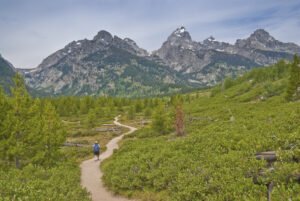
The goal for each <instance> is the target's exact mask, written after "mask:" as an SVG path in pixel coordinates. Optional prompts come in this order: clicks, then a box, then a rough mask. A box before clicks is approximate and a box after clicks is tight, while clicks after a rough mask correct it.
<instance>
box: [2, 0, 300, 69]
mask: <svg viewBox="0 0 300 201" xmlns="http://www.w3.org/2000/svg"><path fill="white" fill-rule="evenodd" d="M297 8H299V9H297ZM299 10H300V3H298V1H297V0H290V1H281V0H265V1H261V0H253V1H247V2H246V1H242V0H228V1H224V0H207V1H197V0H177V1H172V0H91V1H83V0H53V1H40V0H27V1H26V2H25V1H18V0H2V1H1V2H0V26H1V27H2V29H1V32H0V44H1V45H0V53H2V55H3V56H4V57H6V58H7V59H8V60H10V61H11V62H12V63H13V64H14V65H15V66H17V67H22V68H28V67H36V66H37V65H38V64H39V63H40V62H41V61H42V59H44V58H45V57H47V56H48V55H49V54H51V53H53V52H55V51H56V50H58V49H60V48H63V47H64V46H65V45H66V44H67V43H69V42H71V41H72V40H79V39H83V38H89V39H91V38H92V37H93V36H94V35H95V34H96V33H97V32H98V31H99V30H102V29H105V30H107V31H109V32H111V33H112V34H114V35H118V36H120V37H130V38H132V39H133V40H135V41H136V42H137V43H138V45H140V46H141V47H143V48H146V49H148V50H154V49H157V48H159V47H160V45H161V44H162V42H163V41H164V40H166V38H167V37H168V35H169V34H170V33H171V32H172V31H173V30H174V29H175V28H176V27H178V26H181V25H185V26H186V27H187V29H188V31H190V34H191V36H192V38H193V39H194V40H197V41H200V40H203V39H205V38H206V37H208V36H210V35H214V36H215V37H216V38H217V39H218V40H224V41H228V42H234V41H235V39H237V38H245V37H247V36H248V35H249V34H250V33H251V32H253V31H254V30H255V29H256V28H265V29H267V30H268V31H269V32H270V33H271V34H272V35H274V36H275V37H276V38H278V39H280V40H282V41H292V42H297V43H298V44H299V43H300V41H299V36H298V35H299V34H298V33H300V24H299V19H300V16H299ZM3 27H4V28H3Z"/></svg>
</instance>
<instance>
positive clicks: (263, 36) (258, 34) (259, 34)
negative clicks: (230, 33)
mask: <svg viewBox="0 0 300 201" xmlns="http://www.w3.org/2000/svg"><path fill="white" fill-rule="evenodd" d="M249 39H250V40H257V41H259V42H264V43H266V42H269V41H274V40H275V39H274V38H273V37H272V36H271V35H270V34H269V33H268V32H267V31H266V30H264V29H257V30H256V31H254V32H253V33H252V34H251V35H250V37H249Z"/></svg>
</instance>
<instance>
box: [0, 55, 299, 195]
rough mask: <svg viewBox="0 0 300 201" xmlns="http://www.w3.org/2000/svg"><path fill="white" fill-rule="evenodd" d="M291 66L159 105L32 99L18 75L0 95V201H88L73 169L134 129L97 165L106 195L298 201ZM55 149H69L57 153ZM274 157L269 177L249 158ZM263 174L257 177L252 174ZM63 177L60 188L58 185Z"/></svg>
mask: <svg viewBox="0 0 300 201" xmlns="http://www.w3.org/2000/svg"><path fill="white" fill-rule="evenodd" d="M299 69H300V67H299V58H298V57H296V56H295V58H294V61H293V62H292V63H285V62H284V61H280V62H278V63H277V64H274V65H273V66H271V67H269V68H257V69H254V70H252V71H250V72H248V73H246V74H245V75H243V76H241V77H238V78H236V79H232V78H227V79H226V80H224V82H223V83H221V84H220V85H218V86H216V87H214V88H212V89H210V90H205V91H198V92H193V93H189V94H184V95H174V96H171V97H164V98H148V99H127V98H111V97H88V96H86V97H68V96H65V97H55V98H43V99H34V98H32V97H31V96H30V95H29V94H28V93H27V90H26V88H25V86H24V82H23V80H22V79H21V77H20V76H19V75H17V76H16V77H15V80H14V83H15V84H14V88H13V89H12V90H11V94H10V95H5V93H4V91H3V90H1V89H0V111H1V112H0V198H1V199H2V200H65V199H66V198H67V199H68V200H78V201H79V200H89V195H88V193H87V192H86V191H85V190H83V189H82V188H81V186H80V171H79V162H80V161H82V160H84V159H85V158H87V157H91V147H90V145H91V144H92V143H93V142H94V141H95V140H98V141H100V143H101V147H102V151H103V150H104V149H105V144H106V143H107V142H108V141H109V140H110V139H112V138H113V137H115V136H117V135H119V134H121V133H123V132H125V130H126V129H125V130H124V128H122V129H121V128H118V127H116V126H114V125H113V124H112V120H113V118H114V117H115V116H116V115H118V114H122V117H121V120H122V121H123V122H124V123H126V124H128V125H132V126H135V127H139V128H140V129H139V130H138V131H137V132H135V133H133V134H131V135H129V136H126V137H125V140H124V141H123V142H122V143H121V148H120V149H119V150H118V151H116V152H115V154H114V155H113V156H112V157H111V158H109V159H108V160H106V161H105V162H104V163H103V164H102V167H101V168H102V169H103V171H104V182H105V183H106V185H107V186H108V187H109V188H110V189H112V190H113V191H114V192H116V193H119V194H123V195H127V196H129V197H138V198H140V199H142V200H152V201H159V200H163V201H168V200H170V201H176V200H178V201H185V200H186V201H188V200H195V201H196V200H210V201H213V200H218V201H219V200H220V201H221V200H253V201H254V200H265V195H266V186H265V184H267V183H268V182H270V181H273V182H275V186H274V189H273V192H272V196H273V199H274V200H278V201H279V200H289V199H291V200H299V199H300V194H299V192H300V184H299V182H300V163H299V162H300V134H299V133H300V102H299V99H300V96H299V87H300V82H299V80H300V79H299V77H300V70H299ZM65 142H69V143H70V144H71V145H72V144H73V145H74V144H75V145H77V144H79V145H80V146H78V147H77V146H62V145H63V144H64V143H65ZM262 151H276V154H277V157H278V160H277V161H276V162H275V163H274V165H273V168H274V169H272V170H271V169H269V168H268V167H267V164H266V162H265V161H260V160H256V158H255V154H256V153H257V152H262ZM262 172H264V174H262ZM62 177H63V178H64V179H63V180H62V179H61V178H62Z"/></svg>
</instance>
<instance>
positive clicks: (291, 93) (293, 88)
mask: <svg viewBox="0 0 300 201" xmlns="http://www.w3.org/2000/svg"><path fill="white" fill-rule="evenodd" d="M299 63H300V62H299V57H297V56H296V55H295V56H294V61H293V63H292V64H291V67H290V77H289V82H288V86H287V90H286V96H285V98H286V100H287V101H292V100H295V99H297V98H299V96H300V91H299V87H300V67H299Z"/></svg>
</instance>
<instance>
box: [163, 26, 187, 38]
mask: <svg viewBox="0 0 300 201" xmlns="http://www.w3.org/2000/svg"><path fill="white" fill-rule="evenodd" d="M168 40H169V41H192V37H191V36H190V34H189V32H187V31H186V28H185V27H184V26H181V27H179V28H177V29H176V30H175V31H173V33H172V34H171V35H170V36H169V38H168Z"/></svg>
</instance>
